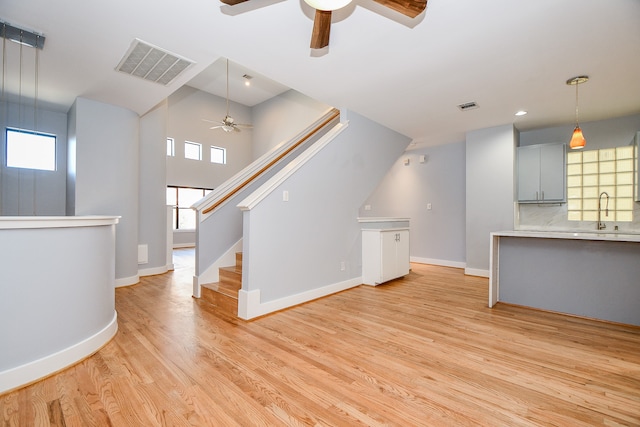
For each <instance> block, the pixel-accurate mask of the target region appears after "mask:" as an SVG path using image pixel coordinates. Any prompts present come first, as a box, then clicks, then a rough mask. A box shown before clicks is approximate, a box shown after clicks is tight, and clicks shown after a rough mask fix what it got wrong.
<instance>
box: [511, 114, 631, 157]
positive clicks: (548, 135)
mask: <svg viewBox="0 0 640 427" xmlns="http://www.w3.org/2000/svg"><path fill="white" fill-rule="evenodd" d="M573 127H574V125H565V126H555V127H550V128H544V129H535V130H530V131H522V132H520V146H524V145H534V144H547V143H550V142H565V143H567V144H568V143H569V140H570V139H571V134H572V133H573ZM580 128H581V129H582V133H583V134H584V137H585V139H586V140H587V146H586V147H585V148H584V149H585V150H595V149H598V148H611V147H619V146H622V145H629V144H630V143H631V142H632V141H633V138H634V136H635V134H636V132H637V131H639V130H640V114H635V115H632V116H624V117H617V118H613V119H608V120H598V121H593V122H584V123H580Z"/></svg>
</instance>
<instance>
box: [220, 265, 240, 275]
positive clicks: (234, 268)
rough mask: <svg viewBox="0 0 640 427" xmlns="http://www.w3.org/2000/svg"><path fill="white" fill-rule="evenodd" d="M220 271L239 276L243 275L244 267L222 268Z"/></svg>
mask: <svg viewBox="0 0 640 427" xmlns="http://www.w3.org/2000/svg"><path fill="white" fill-rule="evenodd" d="M218 270H220V271H228V272H231V273H238V274H242V267H238V266H235V265H232V266H230V267H220V268H219V269H218Z"/></svg>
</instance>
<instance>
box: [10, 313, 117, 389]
mask: <svg viewBox="0 0 640 427" xmlns="http://www.w3.org/2000/svg"><path fill="white" fill-rule="evenodd" d="M117 331H118V314H117V313H116V312H115V311H114V312H113V319H111V321H110V322H109V323H108V324H107V325H106V326H105V327H104V328H102V330H101V331H99V332H97V333H96V334H94V335H92V336H90V337H88V338H86V339H84V340H83V341H80V342H79V343H76V344H74V345H72V346H71V347H67V348H65V349H63V350H60V351H58V352H56V353H53V354H50V355H48V356H45V357H43V358H41V359H38V360H34V361H32V362H29V363H25V364H24V365H21V366H16V367H15V368H11V369H8V370H6V371H2V372H0V394H2V393H4V392H7V391H9V390H13V389H16V388H19V387H23V386H26V385H28V384H31V383H33V382H35V381H37V380H39V379H42V378H44V377H47V376H49V375H52V374H54V373H56V372H58V371H61V370H63V369H65V368H67V367H69V366H71V365H74V364H76V363H78V362H80V361H81V360H84V359H85V358H87V357H89V356H91V355H92V354H93V353H95V352H96V351H98V350H100V349H101V348H102V347H103V346H104V345H105V344H106V343H107V342H109V341H110V340H111V338H113V336H114V335H115V334H116V332H117Z"/></svg>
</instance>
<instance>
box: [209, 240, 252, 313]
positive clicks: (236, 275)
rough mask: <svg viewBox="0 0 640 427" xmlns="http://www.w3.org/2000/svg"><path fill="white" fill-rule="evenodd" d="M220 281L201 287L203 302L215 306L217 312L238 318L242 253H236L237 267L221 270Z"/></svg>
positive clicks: (222, 268)
mask: <svg viewBox="0 0 640 427" xmlns="http://www.w3.org/2000/svg"><path fill="white" fill-rule="evenodd" d="M219 275H220V281H219V282H217V283H208V284H204V285H202V287H201V292H202V295H201V298H202V301H206V302H207V303H209V304H211V305H213V306H214V307H215V310H216V312H218V313H223V314H226V315H227V316H231V317H235V318H237V317H238V291H239V290H240V288H241V287H242V252H236V265H234V266H231V267H221V268H220V269H219Z"/></svg>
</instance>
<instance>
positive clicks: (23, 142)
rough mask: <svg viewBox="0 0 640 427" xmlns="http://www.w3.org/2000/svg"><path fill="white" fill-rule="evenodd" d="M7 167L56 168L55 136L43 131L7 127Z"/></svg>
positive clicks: (52, 169)
mask: <svg viewBox="0 0 640 427" xmlns="http://www.w3.org/2000/svg"><path fill="white" fill-rule="evenodd" d="M6 136H7V139H6V141H7V142H6V147H7V150H6V153H7V167H10V168H24V169H36V170H44V171H55V170H56V137H55V135H49V134H44V133H38V132H33V131H27V130H21V129H9V128H7V135H6Z"/></svg>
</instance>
